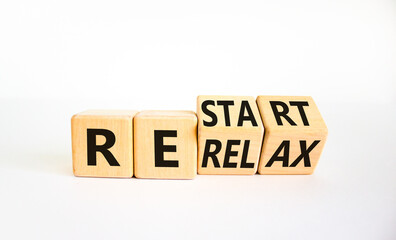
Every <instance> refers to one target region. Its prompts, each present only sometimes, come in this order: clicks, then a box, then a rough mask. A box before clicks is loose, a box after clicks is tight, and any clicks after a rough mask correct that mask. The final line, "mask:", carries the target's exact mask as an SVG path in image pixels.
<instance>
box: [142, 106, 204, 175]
mask: <svg viewBox="0 0 396 240" xmlns="http://www.w3.org/2000/svg"><path fill="white" fill-rule="evenodd" d="M134 142H135V143H134V146H135V176H136V177H137V178H160V179H192V178H194V177H195V176H196V175H197V116H196V114H195V113H194V112H190V111H143V112H140V113H139V114H137V115H136V117H135V119H134Z"/></svg>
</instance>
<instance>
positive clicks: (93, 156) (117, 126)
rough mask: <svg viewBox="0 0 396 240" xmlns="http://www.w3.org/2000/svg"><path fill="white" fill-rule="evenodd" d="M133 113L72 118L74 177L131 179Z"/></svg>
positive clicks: (97, 113) (105, 112) (102, 112)
mask: <svg viewBox="0 0 396 240" xmlns="http://www.w3.org/2000/svg"><path fill="white" fill-rule="evenodd" d="M136 113H137V112H136V111H124V110H90V111H85V112H82V113H78V114H76V115H74V116H73V117H72V120H71V125H72V152H73V153H72V154H73V172H74V175H75V176H81V177H124V178H131V177H132V175H133V138H132V132H133V126H132V121H133V117H134V116H135V114H136Z"/></svg>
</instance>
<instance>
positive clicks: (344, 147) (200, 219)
mask: <svg viewBox="0 0 396 240" xmlns="http://www.w3.org/2000/svg"><path fill="white" fill-rule="evenodd" d="M81 105H82V106H83V105H84V103H81V102H80V103H78V104H77V103H73V102H62V101H44V100H31V101H25V100H23V101H22V100H7V101H5V100H3V101H2V102H1V106H2V112H3V114H2V117H1V118H0V121H1V122H0V125H1V135H2V137H1V158H0V164H1V167H0V193H1V195H0V202H1V204H0V226H1V231H0V238H2V239H12V238H18V239H23V238H33V239H38V238H40V239H41V238H47V239H73V238H74V237H78V238H86V239H89V238H91V239H92V238H98V239H133V238H139V239H158V238H168V239H207V238H208V239H218V238H226V239H253V238H260V239H261V238H266V239H395V237H396V173H395V171H396V157H395V156H396V155H395V153H396V152H395V149H396V148H395V140H394V139H395V138H394V136H395V134H396V131H395V130H396V129H395V125H394V122H395V121H396V118H395V111H394V106H392V105H386V104H382V105H373V104H361V105H356V104H355V105H354V106H352V105H349V104H331V103H321V104H319V108H320V110H321V112H322V115H323V116H324V118H325V121H326V123H327V125H328V128H329V138H328V141H327V143H326V146H325V149H324V152H323V155H322V158H321V159H320V162H319V165H318V167H317V169H316V171H315V173H314V174H313V175H308V176H265V175H263V176H261V175H255V176H205V175H198V176H197V178H196V179H194V180H143V179H136V178H133V179H105V178H78V177H74V176H73V174H72V161H71V149H70V145H71V144H70V117H71V115H72V114H73V113H75V112H76V111H79V110H83V109H79V110H76V108H78V107H77V106H81ZM392 107H393V109H392ZM391 109H392V110H391ZM380 113H381V114H380ZM382 113H384V114H382ZM1 236H2V237H1Z"/></svg>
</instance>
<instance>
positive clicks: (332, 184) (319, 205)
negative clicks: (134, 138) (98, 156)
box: [0, 0, 396, 239]
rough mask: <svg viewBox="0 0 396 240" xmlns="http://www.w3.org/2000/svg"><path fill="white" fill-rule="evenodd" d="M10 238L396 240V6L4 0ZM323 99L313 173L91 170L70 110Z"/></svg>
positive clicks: (2, 175)
mask: <svg viewBox="0 0 396 240" xmlns="http://www.w3.org/2000/svg"><path fill="white" fill-rule="evenodd" d="M0 83H1V85H0V97H1V99H0V107H1V118H0V141H1V142H0V153H1V155H0V238H1V239H22V238H23V239H27V238H30V239H75V238H79V239H82V238H85V239H89V238H97V239H134V238H135V239H137V238H139V239H158V238H161V239H253V238H254V239H258V238H259V239H263V238H264V239H396V151H395V149H396V147H395V144H396V142H395V138H394V136H395V134H396V128H395V122H396V110H395V109H396V108H395V104H396V2H395V1H380V0H372V1H361V0H357V1H351V0H339V1H313V0H312V1H306V0H302V1H216V0H211V1H194V2H192V1H84V0H76V1H50V0H48V1H40V0H39V1H28V0H25V1H11V0H10V1H7V0H3V1H0ZM203 94H219V95H251V96H257V95H310V96H313V98H314V99H315V101H316V103H317V105H318V106H319V109H320V111H321V113H322V115H323V117H324V119H325V121H326V123H327V125H328V128H329V138H328V142H327V144H326V146H325V149H324V152H323V155H322V158H321V160H320V162H319V165H318V167H317V169H316V171H315V173H314V175H311V176H260V175H255V176H203V175H200V176H198V177H197V178H196V179H195V180H192V181H177V180H173V181H171V180H142V179H135V178H133V179H101V178H77V177H74V176H73V175H72V166H71V162H72V160H71V147H70V146H71V140H70V118H71V116H72V115H73V114H74V113H77V112H80V111H83V110H86V109H98V108H99V109H106V108H109V109H137V110H148V109H183V110H195V104H196V96H198V95H203Z"/></svg>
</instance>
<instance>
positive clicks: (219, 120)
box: [197, 96, 264, 175]
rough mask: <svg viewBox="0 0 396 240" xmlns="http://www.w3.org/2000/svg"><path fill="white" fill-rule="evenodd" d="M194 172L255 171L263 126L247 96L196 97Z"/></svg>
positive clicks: (253, 100) (231, 172)
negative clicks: (196, 169)
mask: <svg viewBox="0 0 396 240" xmlns="http://www.w3.org/2000/svg"><path fill="white" fill-rule="evenodd" d="M197 115H198V173H199V174H240V175H252V174H255V173H256V172H257V167H258V160H259V156H260V150H261V144H262V139H263V133H264V127H263V124H262V121H261V117H260V114H259V111H258V108H257V105H256V102H255V99H254V98H253V97H250V96H198V98H197Z"/></svg>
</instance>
